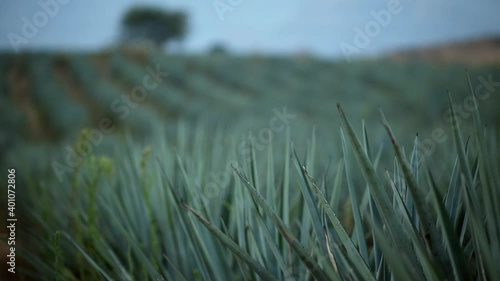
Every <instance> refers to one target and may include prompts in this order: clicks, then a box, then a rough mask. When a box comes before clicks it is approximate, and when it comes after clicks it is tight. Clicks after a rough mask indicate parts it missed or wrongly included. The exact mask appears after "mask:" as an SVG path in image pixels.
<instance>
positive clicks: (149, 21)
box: [122, 7, 187, 46]
mask: <svg viewBox="0 0 500 281" xmlns="http://www.w3.org/2000/svg"><path fill="white" fill-rule="evenodd" d="M122 27H123V30H122V32H123V34H122V35H123V39H124V41H126V42H127V41H128V42H130V41H150V42H153V43H154V44H156V45H158V46H161V45H163V44H165V43H167V42H169V41H172V40H182V39H183V38H184V36H185V34H186V30H187V17H186V14H185V13H184V12H181V11H167V10H162V9H159V8H155V7H134V8H132V9H130V10H129V11H128V12H127V13H126V14H125V16H124V17H123V19H122Z"/></svg>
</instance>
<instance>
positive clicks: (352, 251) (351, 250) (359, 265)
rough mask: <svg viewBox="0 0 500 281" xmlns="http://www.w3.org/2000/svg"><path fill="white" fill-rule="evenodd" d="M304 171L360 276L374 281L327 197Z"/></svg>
mask: <svg viewBox="0 0 500 281" xmlns="http://www.w3.org/2000/svg"><path fill="white" fill-rule="evenodd" d="M303 169H304V173H305V174H306V176H307V177H308V178H309V180H310V181H311V185H310V186H311V187H312V189H313V191H314V192H315V193H316V195H317V197H318V199H319V203H320V204H321V206H322V207H323V209H324V210H325V213H326V214H327V216H328V218H329V219H330V221H331V223H332V225H333V228H334V229H335V232H336V234H337V235H338V237H339V240H340V241H341V243H342V245H343V246H344V247H345V249H346V251H347V256H348V257H349V259H350V260H351V262H352V263H353V264H354V266H355V267H356V269H357V270H358V272H359V274H360V275H361V276H362V277H363V278H364V280H374V277H373V275H372V274H371V272H370V270H369V268H368V265H367V263H366V262H365V260H364V259H363V257H361V255H360V253H359V252H358V250H357V249H356V246H355V245H354V243H353V242H352V240H351V238H350V236H349V235H348V234H347V232H346V231H345V229H344V227H343V226H342V224H341V223H340V220H339V219H338V218H337V216H336V215H335V213H334V212H333V210H332V209H331V207H330V204H329V203H328V201H327V200H326V198H325V196H324V195H323V193H322V192H321V190H320V189H319V188H318V186H317V185H316V183H315V182H314V180H313V178H312V177H311V176H310V175H309V173H308V172H307V170H305V168H304V167H303Z"/></svg>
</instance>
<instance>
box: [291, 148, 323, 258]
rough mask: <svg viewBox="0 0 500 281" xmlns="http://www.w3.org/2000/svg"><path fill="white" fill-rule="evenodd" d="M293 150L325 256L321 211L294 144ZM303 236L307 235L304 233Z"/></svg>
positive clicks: (304, 196) (319, 242)
mask: <svg viewBox="0 0 500 281" xmlns="http://www.w3.org/2000/svg"><path fill="white" fill-rule="evenodd" d="M292 152H293V154H294V156H295V160H296V163H295V166H296V168H297V170H298V171H299V173H301V175H302V179H303V180H304V184H305V186H303V185H302V184H299V186H300V190H301V192H302V196H303V198H304V201H305V203H306V206H307V208H308V210H309V215H310V219H311V221H312V225H313V229H314V232H315V233H316V238H317V242H318V244H319V246H320V249H321V255H322V256H325V255H326V254H327V250H326V243H325V242H324V241H323V239H321V237H322V233H323V229H322V227H321V219H320V215H319V211H318V208H316V205H315V204H314V201H313V199H312V194H311V187H310V186H309V181H308V180H307V176H306V174H305V172H304V170H303V169H301V166H302V164H301V163H300V160H299V156H298V155H297V152H296V151H295V149H293V146H292ZM303 237H306V235H304V236H303Z"/></svg>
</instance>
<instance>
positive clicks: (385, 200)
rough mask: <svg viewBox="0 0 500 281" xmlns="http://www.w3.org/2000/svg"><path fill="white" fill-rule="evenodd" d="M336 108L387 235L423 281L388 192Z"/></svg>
mask: <svg viewBox="0 0 500 281" xmlns="http://www.w3.org/2000/svg"><path fill="white" fill-rule="evenodd" d="M337 108H338V110H339V113H340V116H341V119H342V123H343V125H344V128H345V129H346V131H347V136H348V138H349V140H350V142H351V145H352V146H353V147H354V152H355V155H356V158H357V160H358V163H359V165H360V166H361V171H362V172H363V176H364V177H365V180H366V181H367V183H368V186H369V187H370V191H372V192H371V194H372V196H373V198H374V201H375V203H376V205H377V207H378V210H379V211H380V214H381V218H382V220H383V222H384V223H385V225H386V227H387V228H388V231H389V233H390V234H391V238H392V239H393V243H394V245H395V246H397V247H398V248H399V249H400V252H401V254H402V255H405V256H407V257H408V258H409V259H410V262H411V263H412V264H414V265H415V266H414V267H413V268H412V270H413V271H414V272H413V274H414V276H417V277H419V278H420V279H421V280H423V279H424V278H425V277H424V276H423V273H422V271H421V268H420V266H419V262H418V260H417V257H416V256H415V254H414V252H413V247H412V245H411V241H410V240H409V238H408V236H407V235H406V234H405V233H404V232H403V230H402V226H401V223H400V221H399V220H398V218H397V215H396V213H395V211H394V209H393V207H392V204H391V202H390V201H389V198H390V195H389V192H388V190H387V188H385V187H384V186H383V185H382V183H381V182H380V180H379V178H378V176H377V174H376V172H375V169H374V168H373V165H372V163H371V161H370V159H369V158H368V156H367V155H366V153H365V152H364V151H363V148H362V146H361V143H360V142H359V139H358V137H357V135H356V133H355V132H354V129H353V128H352V125H351V124H350V122H349V120H347V117H346V115H345V113H344V111H343V109H342V107H341V106H340V104H337Z"/></svg>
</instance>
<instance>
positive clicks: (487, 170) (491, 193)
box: [467, 72, 500, 259]
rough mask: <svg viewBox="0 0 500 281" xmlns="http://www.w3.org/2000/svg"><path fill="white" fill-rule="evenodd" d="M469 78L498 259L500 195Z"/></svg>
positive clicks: (489, 222) (491, 233)
mask: <svg viewBox="0 0 500 281" xmlns="http://www.w3.org/2000/svg"><path fill="white" fill-rule="evenodd" d="M467 80H468V84H469V89H470V97H471V100H472V104H473V111H472V117H473V120H474V128H475V133H476V134H475V135H476V142H477V146H478V152H479V162H480V166H481V167H480V169H479V175H480V178H481V185H482V187H481V190H482V191H483V198H484V200H483V202H484V204H485V206H484V207H485V208H484V210H485V211H486V221H487V223H486V224H487V227H488V234H489V236H490V237H491V243H492V245H491V247H492V248H493V249H498V251H495V253H496V258H497V259H498V258H500V244H499V243H500V224H499V223H498V222H499V221H500V204H498V203H496V204H495V202H498V200H499V199H500V195H499V191H498V188H495V185H494V181H495V176H494V175H493V165H492V163H491V160H490V154H489V153H488V151H487V148H486V140H485V137H484V134H483V128H482V125H481V118H480V116H479V107H478V104H477V100H476V95H475V93H474V88H473V87H472V82H471V80H470V76H469V73H468V72H467ZM497 187H498V185H497Z"/></svg>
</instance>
